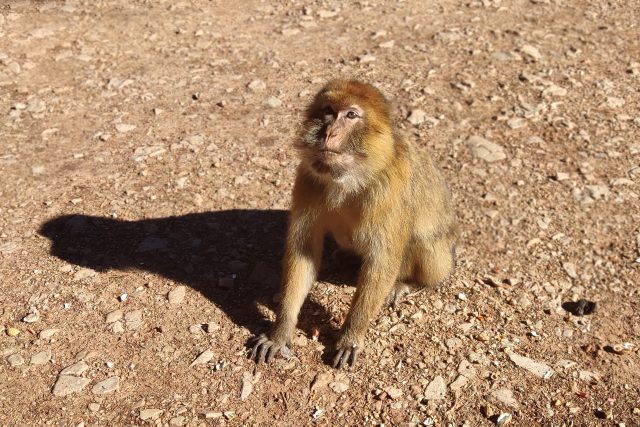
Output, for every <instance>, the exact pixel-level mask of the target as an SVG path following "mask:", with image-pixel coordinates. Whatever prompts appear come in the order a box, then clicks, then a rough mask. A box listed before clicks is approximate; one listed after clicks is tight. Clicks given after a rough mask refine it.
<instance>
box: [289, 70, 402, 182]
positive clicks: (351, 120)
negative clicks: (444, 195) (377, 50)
mask: <svg viewBox="0 0 640 427" xmlns="http://www.w3.org/2000/svg"><path fill="white" fill-rule="evenodd" d="M393 143H394V141H393V131H392V126H391V122H390V107H389V102H388V101H387V100H386V99H385V97H384V96H383V95H382V93H380V91H378V90H377V89H376V88H374V87H373V86H371V85H369V84H366V83H362V82H359V81H355V80H334V81H331V82H329V83H328V84H327V85H326V86H325V87H324V88H322V90H320V92H318V94H317V95H316V96H315V98H314V100H313V102H312V103H311V104H310V105H309V106H308V107H307V110H306V116H305V120H304V123H303V130H302V136H301V138H300V139H299V141H298V144H297V147H298V149H299V150H300V153H301V156H302V164H303V166H304V167H306V168H307V169H308V170H309V171H311V172H312V173H313V174H314V175H316V176H319V177H321V178H325V179H327V180H330V181H334V182H341V181H346V180H347V179H349V180H350V181H351V182H355V183H359V184H360V185H362V183H364V182H365V181H366V179H367V178H369V177H371V176H372V175H373V174H375V173H376V172H377V171H380V170H382V169H384V168H385V166H386V165H387V164H388V163H389V162H390V161H391V159H392V158H393V152H394V147H393Z"/></svg>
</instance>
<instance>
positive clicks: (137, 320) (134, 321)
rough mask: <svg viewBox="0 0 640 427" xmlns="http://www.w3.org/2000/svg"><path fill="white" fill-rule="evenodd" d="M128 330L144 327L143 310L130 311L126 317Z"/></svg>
mask: <svg viewBox="0 0 640 427" xmlns="http://www.w3.org/2000/svg"><path fill="white" fill-rule="evenodd" d="M124 321H125V323H126V326H127V329H129V330H131V331H132V330H135V329H138V328H139V327H140V326H142V310H134V311H130V312H128V313H127V314H125V315H124Z"/></svg>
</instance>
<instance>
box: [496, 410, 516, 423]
mask: <svg viewBox="0 0 640 427" xmlns="http://www.w3.org/2000/svg"><path fill="white" fill-rule="evenodd" d="M511 419H512V416H511V414H509V413H508V412H503V413H501V414H500V415H498V418H497V419H496V425H497V426H498V427H502V426H506V425H507V424H509V423H510V422H511Z"/></svg>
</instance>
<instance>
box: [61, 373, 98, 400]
mask: <svg viewBox="0 0 640 427" xmlns="http://www.w3.org/2000/svg"><path fill="white" fill-rule="evenodd" d="M90 382H91V381H90V380H89V379H87V378H82V377H74V376H71V375H60V376H59V377H58V381H56V383H55V385H54V386H53V395H54V396H58V397H64V396H68V395H70V394H73V393H78V392H80V391H82V389H84V388H85V387H86V386H87V385H89V383H90Z"/></svg>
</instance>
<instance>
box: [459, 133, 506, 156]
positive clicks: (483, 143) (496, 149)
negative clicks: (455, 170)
mask: <svg viewBox="0 0 640 427" xmlns="http://www.w3.org/2000/svg"><path fill="white" fill-rule="evenodd" d="M466 145H467V147H468V148H469V149H470V150H471V154H473V156H475V157H477V158H479V159H481V160H484V161H486V162H497V161H499V160H504V159H506V158H507V155H506V153H505V152H504V148H502V146H500V145H498V144H495V143H493V142H491V141H489V140H487V139H485V138H483V137H481V136H478V135H472V136H470V137H469V138H468V139H467V142H466Z"/></svg>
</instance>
